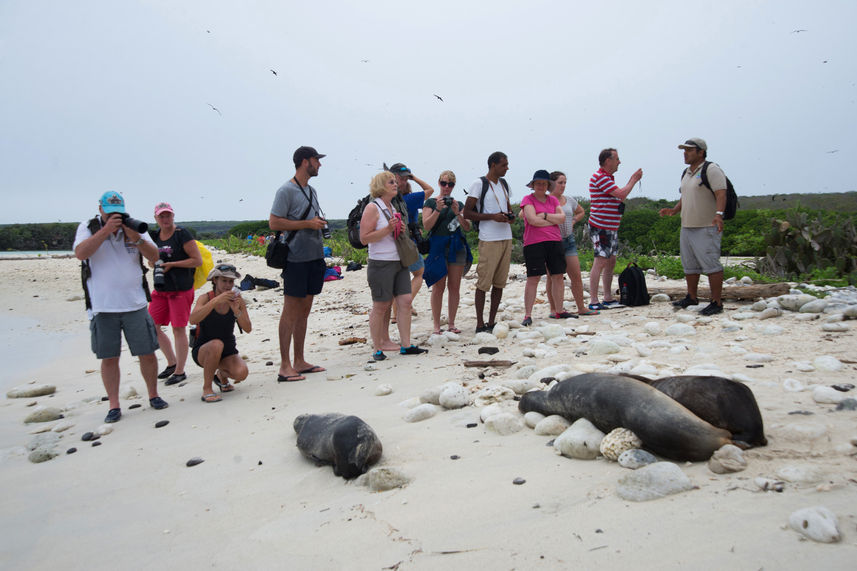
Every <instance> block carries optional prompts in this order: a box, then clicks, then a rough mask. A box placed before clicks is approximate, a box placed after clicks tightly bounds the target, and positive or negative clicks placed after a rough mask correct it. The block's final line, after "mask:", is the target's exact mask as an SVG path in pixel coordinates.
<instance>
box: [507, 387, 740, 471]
mask: <svg viewBox="0 0 857 571" xmlns="http://www.w3.org/2000/svg"><path fill="white" fill-rule="evenodd" d="M518 408H519V409H520V410H521V412H524V413H526V412H530V411H536V412H539V413H541V414H544V415H546V416H548V415H551V414H559V415H562V416H564V417H565V418H567V419H569V420H571V421H575V420H577V419H578V418H581V417H582V418H586V419H587V420H589V421H590V422H591V423H592V424H594V425H595V426H596V427H597V428H598V429H599V430H601V431H602V432H605V433H607V432H610V431H611V430H613V429H614V428H627V429H628V430H631V431H632V432H633V433H634V434H636V435H637V436H638V437H639V438H640V440H642V441H643V447H644V448H646V449H648V450H651V451H652V452H654V453H655V454H659V455H660V456H663V457H665V458H672V459H674V460H692V461H702V460H708V459H709V458H710V457H711V455H712V454H713V453H714V451H715V450H717V449H718V448H720V447H721V446H723V445H724V444H732V440H731V438H730V436H731V435H730V434H729V432H727V431H725V430H723V429H722V428H717V427H716V426H712V425H711V424H709V423H708V422H706V421H704V420H702V419H701V418H699V417H698V416H696V415H695V414H693V413H692V412H691V411H690V410H688V409H687V408H685V407H684V406H682V405H681V404H679V403H678V402H677V401H675V400H673V399H671V398H670V397H668V396H667V395H665V394H664V393H662V392H660V391H659V390H657V389H655V388H654V387H652V386H650V385H648V384H646V383H641V382H640V381H638V380H636V379H632V378H630V377H626V376H622V375H613V374H609V373H587V374H585V375H577V376H575V377H571V378H570V379H567V380H565V381H561V382H559V383H557V384H556V385H554V386H553V388H551V389H550V390H549V391H531V392H528V393H526V394H524V395H523V396H522V397H521V401H520V403H518Z"/></svg>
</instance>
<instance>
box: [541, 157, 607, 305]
mask: <svg viewBox="0 0 857 571" xmlns="http://www.w3.org/2000/svg"><path fill="white" fill-rule="evenodd" d="M551 180H552V181H553V186H552V187H551V196H555V197H556V198H557V200H559V205H560V206H562V211H563V212H565V222H563V223H562V224H560V226H559V230H560V233H561V234H562V247H563V250H564V251H565V271H566V273H567V274H568V279H569V280H571V294H572V295H573V296H574V303H576V304H577V314H578V315H598V310H597V309H589V308H588V307H586V302H585V301H584V300H583V278H582V277H581V276H580V260H579V259H578V257H577V242H575V240H574V223H575V222H580V221H581V220H583V217H584V216H586V211H585V210H584V209H583V207H582V206H581V205H580V204H578V203H577V201H576V200H575V199H574V198H571V197H568V196H566V195H565V185H566V182H567V179H566V176H565V174H564V173H562V172H560V171H553V172H552V173H551ZM564 289H565V288H563V291H564ZM551 295H552V292H551V290H548V299H550V297H551ZM551 303H552V302H551ZM560 305H562V303H560Z"/></svg>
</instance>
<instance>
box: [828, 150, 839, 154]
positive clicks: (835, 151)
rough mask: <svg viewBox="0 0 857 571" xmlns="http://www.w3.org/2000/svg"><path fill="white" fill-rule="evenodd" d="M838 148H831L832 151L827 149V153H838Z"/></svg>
mask: <svg viewBox="0 0 857 571" xmlns="http://www.w3.org/2000/svg"><path fill="white" fill-rule="evenodd" d="M838 152H839V149H833V150H832V151H827V154H828V155H832V154H833V153H838Z"/></svg>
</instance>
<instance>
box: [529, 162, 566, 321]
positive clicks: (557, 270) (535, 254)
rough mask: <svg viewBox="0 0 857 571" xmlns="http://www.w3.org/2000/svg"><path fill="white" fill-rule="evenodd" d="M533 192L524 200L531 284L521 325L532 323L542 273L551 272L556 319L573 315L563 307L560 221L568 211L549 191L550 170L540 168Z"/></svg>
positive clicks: (563, 257)
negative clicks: (563, 208) (564, 209)
mask: <svg viewBox="0 0 857 571" xmlns="http://www.w3.org/2000/svg"><path fill="white" fill-rule="evenodd" d="M527 186H528V187H530V188H532V189H533V193H532V194H530V195H529V196H525V197H524V198H523V199H522V200H521V211H522V212H523V213H524V263H525V265H526V267H527V284H526V286H525V287H524V311H525V312H526V313H525V315H524V320H523V321H522V322H521V325H523V326H525V327H526V326H528V325H532V323H533V319H532V316H531V314H532V311H533V304H534V303H535V301H536V291H537V289H538V286H539V281H540V280H541V278H542V276H543V275H545V273H547V275H548V290H549V291H550V292H551V298H552V300H553V301H552V303H551V314H550V317H551V318H552V319H565V318H568V317H572V316H573V314H571V313H568V312H566V311H564V310H563V308H562V294H563V285H562V276H563V274H564V273H565V251H564V249H563V247H562V234H561V233H560V230H559V225H560V224H562V223H563V222H564V221H565V212H563V210H562V207H561V206H560V204H559V200H557V199H556V198H555V197H553V196H551V195H549V194H548V190H550V187H551V179H550V174H548V171H546V170H537V171H536V172H535V174H534V175H533V180H531V181H530V182H529V183H528V184H527Z"/></svg>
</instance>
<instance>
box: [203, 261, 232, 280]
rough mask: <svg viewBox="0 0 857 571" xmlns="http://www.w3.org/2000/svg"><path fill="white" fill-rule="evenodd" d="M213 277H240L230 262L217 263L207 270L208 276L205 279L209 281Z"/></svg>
mask: <svg viewBox="0 0 857 571" xmlns="http://www.w3.org/2000/svg"><path fill="white" fill-rule="evenodd" d="M214 278H231V279H233V280H237V279H241V274H240V273H239V272H238V270H236V269H235V266H233V265H232V264H217V265H216V266H214V267H213V268H212V269H211V271H210V272H208V277H207V278H205V279H206V280H208V281H211V280H213V279H214Z"/></svg>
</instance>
